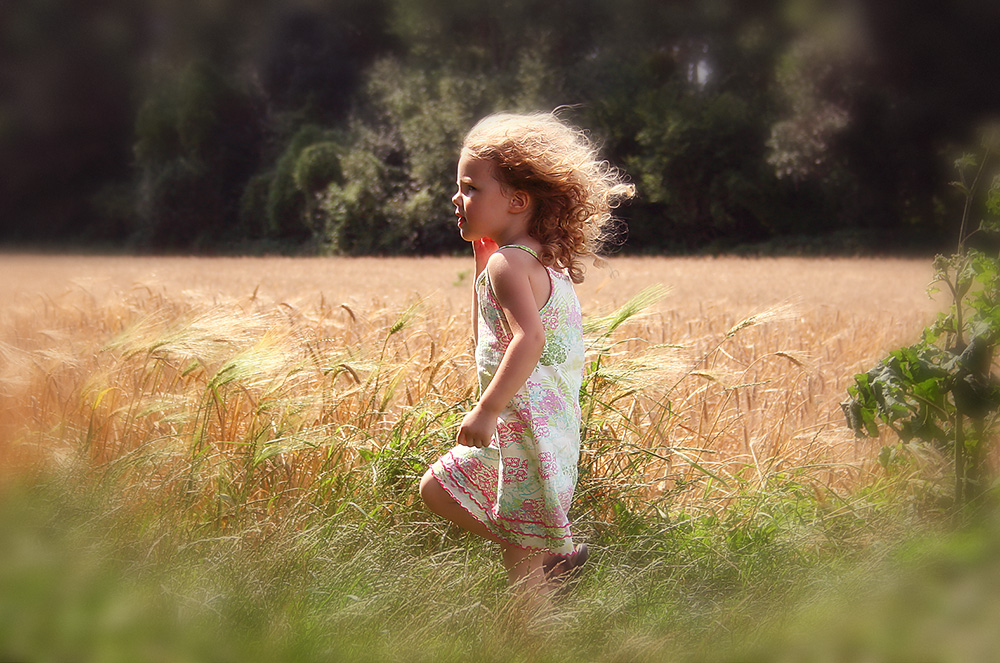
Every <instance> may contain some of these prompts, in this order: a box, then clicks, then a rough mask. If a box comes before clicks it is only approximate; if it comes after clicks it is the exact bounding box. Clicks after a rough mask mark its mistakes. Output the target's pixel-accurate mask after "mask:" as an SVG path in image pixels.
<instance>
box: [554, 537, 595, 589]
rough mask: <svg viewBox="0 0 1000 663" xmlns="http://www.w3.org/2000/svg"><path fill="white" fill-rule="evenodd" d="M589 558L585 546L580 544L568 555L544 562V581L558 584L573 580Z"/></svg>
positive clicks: (588, 552)
mask: <svg viewBox="0 0 1000 663" xmlns="http://www.w3.org/2000/svg"><path fill="white" fill-rule="evenodd" d="M589 556H590V551H588V550H587V544H586V543H581V544H580V545H578V546H577V547H576V548H574V549H573V552H571V553H570V554H569V555H566V556H565V557H556V558H555V559H553V560H552V561H550V562H544V563H543V564H542V570H544V571H545V579H546V580H548V581H549V582H556V583H560V584H563V583H566V582H567V581H569V580H573V579H575V578H576V577H577V576H579V575H580V572H581V569H582V567H583V565H584V564H585V563H586V562H587V558H588V557H589Z"/></svg>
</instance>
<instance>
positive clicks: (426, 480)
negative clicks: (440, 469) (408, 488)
mask: <svg viewBox="0 0 1000 663" xmlns="http://www.w3.org/2000/svg"><path fill="white" fill-rule="evenodd" d="M442 493H444V494H445V495H447V493H445V492H444V489H443V488H442V487H441V484H439V483H438V480H437V479H435V478H434V473H433V472H431V471H430V470H427V471H426V472H424V476H423V477H421V479H420V499H422V500H423V501H424V504H425V505H426V506H427V508H428V509H430V510H431V511H434V512H435V513H437V511H438V509H437V507H438V505H440V504H441V494H442ZM449 497H450V496H449Z"/></svg>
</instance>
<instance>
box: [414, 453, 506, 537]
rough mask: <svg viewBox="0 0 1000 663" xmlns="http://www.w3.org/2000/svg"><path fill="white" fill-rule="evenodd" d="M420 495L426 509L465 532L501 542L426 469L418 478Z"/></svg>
mask: <svg viewBox="0 0 1000 663" xmlns="http://www.w3.org/2000/svg"><path fill="white" fill-rule="evenodd" d="M420 497H421V498H422V499H423V500H424V504H426V505H427V508H428V509H430V510H431V511H433V512H434V513H436V514H437V515H439V516H441V517H442V518H444V519H445V520H450V521H451V522H453V523H455V524H456V525H458V526H459V527H461V528H462V529H464V530H465V531H466V532H472V533H473V534H478V535H479V536H481V537H483V538H484V539H487V540H489V541H493V542H495V543H500V544H502V543H503V542H502V541H500V540H499V539H498V538H496V537H495V536H494V535H493V533H492V532H490V531H489V530H488V529H486V525H484V524H482V523H481V522H479V521H478V520H476V519H475V518H473V517H472V514H471V513H469V512H468V511H466V510H465V509H463V508H462V505H460V504H459V503H458V502H456V501H455V498H454V497H452V496H451V495H449V494H448V491H446V490H445V489H444V488H442V487H441V484H440V483H438V480H437V479H435V478H434V475H433V474H431V471H430V470H427V472H426V473H424V476H423V478H422V479H420Z"/></svg>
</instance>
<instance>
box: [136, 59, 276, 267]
mask: <svg viewBox="0 0 1000 663" xmlns="http://www.w3.org/2000/svg"><path fill="white" fill-rule="evenodd" d="M255 101H256V100H255V99H254V98H253V97H252V96H251V95H250V94H248V93H247V92H246V91H244V90H243V89H241V88H239V87H236V86H234V85H232V84H231V83H230V82H229V81H228V80H227V79H226V78H225V77H224V76H222V75H221V74H220V73H219V72H218V71H216V70H215V69H214V68H213V67H212V66H211V65H209V64H207V63H205V62H193V63H192V64H191V65H190V66H189V67H187V68H186V69H185V70H184V72H183V73H182V74H181V75H180V76H179V77H178V78H177V80H174V81H168V82H167V83H166V84H164V85H163V86H161V87H158V88H156V89H155V90H154V91H153V92H152V93H151V94H150V97H149V98H148V99H147V100H146V102H145V104H144V105H143V107H142V108H141V109H140V111H139V115H138V118H137V122H136V145H135V155H136V162H137V165H138V168H139V171H140V183H139V205H138V212H139V228H138V239H139V242H140V244H141V245H144V246H155V247H159V248H172V249H176V248H182V247H190V246H192V245H198V244H201V243H204V242H219V241H221V240H226V239H233V238H234V237H235V231H236V229H237V228H238V221H239V202H240V198H241V197H242V195H243V191H244V189H245V188H246V186H247V183H248V182H249V180H250V178H251V176H252V175H253V173H254V171H255V170H256V168H257V162H258V159H259V155H258V151H259V149H260V136H261V132H262V126H261V117H260V109H259V107H258V105H257V104H256V102H255Z"/></svg>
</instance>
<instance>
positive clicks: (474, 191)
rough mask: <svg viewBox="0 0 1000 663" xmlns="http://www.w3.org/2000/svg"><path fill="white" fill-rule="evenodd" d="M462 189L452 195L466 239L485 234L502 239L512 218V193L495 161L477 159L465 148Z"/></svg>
mask: <svg viewBox="0 0 1000 663" xmlns="http://www.w3.org/2000/svg"><path fill="white" fill-rule="evenodd" d="M457 180H458V191H456V192H455V195H454V196H452V197H451V202H453V203H454V204H455V215H456V216H457V217H458V229H459V231H461V233H462V239H464V240H465V241H467V242H474V241H476V240H478V239H482V238H484V237H489V238H490V239H492V240H494V241H498V242H499V241H500V239H499V238H500V237H503V235H504V233H505V231H506V230H507V228H508V226H509V222H510V217H509V216H508V214H507V212H508V210H509V203H510V196H509V195H508V193H509V192H508V193H505V192H504V188H503V186H501V184H500V181H499V180H497V179H496V177H495V171H494V166H493V162H492V161H488V160H486V159H477V158H475V157H472V156H471V155H469V153H468V152H466V151H465V150H462V155H461V157H460V158H459V160H458V178H457Z"/></svg>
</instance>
